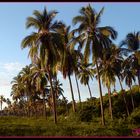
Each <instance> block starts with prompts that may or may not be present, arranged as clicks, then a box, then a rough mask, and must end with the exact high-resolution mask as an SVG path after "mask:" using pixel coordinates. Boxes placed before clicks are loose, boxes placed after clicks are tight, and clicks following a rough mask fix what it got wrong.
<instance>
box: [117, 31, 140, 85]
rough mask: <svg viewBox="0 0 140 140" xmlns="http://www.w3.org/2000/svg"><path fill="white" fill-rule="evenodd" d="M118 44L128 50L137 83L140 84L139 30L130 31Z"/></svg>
mask: <svg viewBox="0 0 140 140" xmlns="http://www.w3.org/2000/svg"><path fill="white" fill-rule="evenodd" d="M120 46H126V47H127V48H128V50H129V52H130V53H129V55H130V56H129V57H131V59H132V60H131V64H132V66H133V69H135V70H136V73H137V77H138V83H139V86H140V57H139V56H140V32H139V31H138V32H133V33H132V32H130V33H128V34H127V35H126V38H125V39H124V40H123V41H122V42H121V44H120Z"/></svg>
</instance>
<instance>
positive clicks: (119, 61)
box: [112, 46, 130, 116]
mask: <svg viewBox="0 0 140 140" xmlns="http://www.w3.org/2000/svg"><path fill="white" fill-rule="evenodd" d="M112 52H113V54H114V57H115V58H116V59H115V61H114V64H113V65H114V66H113V67H114V72H115V75H116V77H117V78H118V81H119V84H120V87H121V91H122V96H123V100H124V104H125V108H126V112H127V115H128V116H129V114H130V113H129V109H128V105H127V101H126V98H125V90H124V88H123V85H122V81H123V62H124V57H123V55H126V54H127V53H128V49H126V48H121V47H120V46H119V47H114V50H113V51H112Z"/></svg>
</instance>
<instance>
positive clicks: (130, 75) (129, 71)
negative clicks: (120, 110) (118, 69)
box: [123, 58, 136, 110]
mask: <svg viewBox="0 0 140 140" xmlns="http://www.w3.org/2000/svg"><path fill="white" fill-rule="evenodd" d="M130 64H131V59H129V58H127V59H126V60H125V61H124V64H123V66H124V71H123V75H124V77H123V78H124V80H125V83H126V85H128V87H129V88H130V96H131V102H132V107H133V110H134V108H135V106H134V99H133V95H132V87H131V86H132V82H133V81H134V82H135V75H136V74H135V71H134V70H133V67H130Z"/></svg>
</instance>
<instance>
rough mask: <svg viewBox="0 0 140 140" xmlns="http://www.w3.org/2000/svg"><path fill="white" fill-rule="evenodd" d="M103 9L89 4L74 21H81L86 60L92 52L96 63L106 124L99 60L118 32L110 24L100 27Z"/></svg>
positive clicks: (80, 26)
mask: <svg viewBox="0 0 140 140" xmlns="http://www.w3.org/2000/svg"><path fill="white" fill-rule="evenodd" d="M103 11H104V8H102V9H101V10H100V11H99V13H97V12H96V11H95V9H93V8H92V7H91V5H90V4H89V5H88V6H86V7H82V8H81V9H80V12H79V13H80V15H78V16H76V17H74V18H73V23H74V25H75V24H77V23H79V27H78V29H77V30H75V31H78V32H79V34H80V35H79V36H80V37H81V40H82V42H83V43H84V48H85V50H84V56H85V61H88V60H89V56H90V54H92V63H93V64H95V65H96V68H97V76H98V84H99V91H100V105H101V116H102V125H105V120H104V109H103V99H102V88H101V80H100V74H99V66H98V60H99V59H100V57H101V56H102V49H103V48H107V47H108V46H110V44H111V39H115V38H116V37H117V32H116V31H115V30H114V29H113V28H112V27H110V26H105V27H99V23H100V19H101V15H102V13H103Z"/></svg>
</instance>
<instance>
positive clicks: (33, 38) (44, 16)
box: [22, 8, 62, 123]
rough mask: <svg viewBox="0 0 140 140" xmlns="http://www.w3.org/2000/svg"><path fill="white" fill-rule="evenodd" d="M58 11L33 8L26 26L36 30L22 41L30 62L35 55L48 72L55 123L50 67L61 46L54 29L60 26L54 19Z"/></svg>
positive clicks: (57, 56)
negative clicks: (28, 49)
mask: <svg viewBox="0 0 140 140" xmlns="http://www.w3.org/2000/svg"><path fill="white" fill-rule="evenodd" d="M57 13H58V12H57V11H55V10H53V11H47V9H46V8H44V10H43V12H40V11H38V10H34V12H33V17H28V18H27V22H26V27H27V28H29V27H34V28H35V29H36V32H34V33H32V34H31V35H29V36H27V37H25V38H24V39H23V41H22V48H26V47H29V48H30V51H29V56H30V57H31V60H32V62H33V61H35V60H36V56H39V58H40V59H41V66H42V68H43V69H44V70H45V72H46V73H47V74H48V79H49V82H50V85H51V94H52V97H53V112H54V122H55V123H57V116H56V104H55V96H54V93H53V86H52V77H53V74H52V67H54V66H55V65H56V64H57V62H58V61H59V59H60V53H59V50H58V49H60V48H61V44H60V40H61V39H60V38H59V34H58V33H57V32H55V29H57V28H60V26H61V25H62V22H58V21H54V18H55V16H56V14H57Z"/></svg>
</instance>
